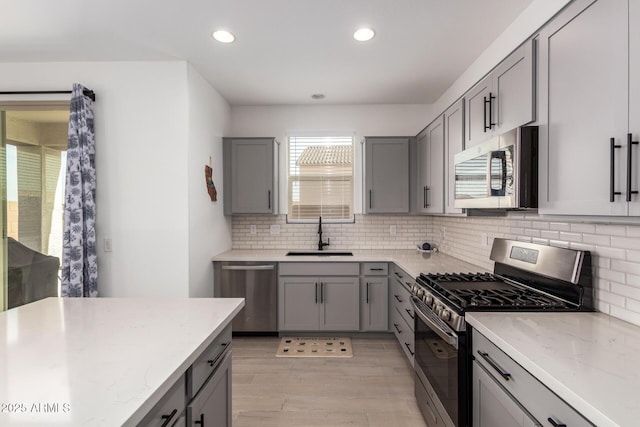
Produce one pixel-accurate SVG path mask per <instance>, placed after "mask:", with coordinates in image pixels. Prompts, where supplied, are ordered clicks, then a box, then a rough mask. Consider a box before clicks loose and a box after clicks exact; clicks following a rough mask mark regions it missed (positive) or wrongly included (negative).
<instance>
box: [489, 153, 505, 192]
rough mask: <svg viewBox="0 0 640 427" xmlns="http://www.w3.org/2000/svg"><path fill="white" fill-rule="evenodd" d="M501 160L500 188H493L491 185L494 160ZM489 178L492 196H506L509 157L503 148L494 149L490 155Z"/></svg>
mask: <svg viewBox="0 0 640 427" xmlns="http://www.w3.org/2000/svg"><path fill="white" fill-rule="evenodd" d="M494 159H498V160H500V188H495V189H494V188H493V186H492V185H491V175H492V174H491V171H492V165H493V160H494ZM488 179H489V194H490V195H491V196H504V195H505V193H506V189H507V157H506V155H505V153H504V151H502V150H498V151H492V152H491V154H490V155H489V170H488Z"/></svg>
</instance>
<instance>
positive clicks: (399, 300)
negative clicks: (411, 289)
mask: <svg viewBox="0 0 640 427" xmlns="http://www.w3.org/2000/svg"><path fill="white" fill-rule="evenodd" d="M393 296H394V297H396V299H397V300H398V302H402V300H401V299H400V297H399V296H398V295H396V294H393Z"/></svg>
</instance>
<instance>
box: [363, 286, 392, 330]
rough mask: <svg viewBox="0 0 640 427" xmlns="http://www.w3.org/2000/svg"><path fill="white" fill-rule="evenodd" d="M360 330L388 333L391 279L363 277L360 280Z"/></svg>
mask: <svg viewBox="0 0 640 427" xmlns="http://www.w3.org/2000/svg"><path fill="white" fill-rule="evenodd" d="M360 329H361V330H363V331H387V330H388V329H389V279H388V278H386V277H363V278H361V279H360Z"/></svg>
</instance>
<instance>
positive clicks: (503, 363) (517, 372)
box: [472, 330, 593, 427]
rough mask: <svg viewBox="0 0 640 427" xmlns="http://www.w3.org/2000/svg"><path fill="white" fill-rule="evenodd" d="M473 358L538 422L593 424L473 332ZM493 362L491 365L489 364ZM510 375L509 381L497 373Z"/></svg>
mask: <svg viewBox="0 0 640 427" xmlns="http://www.w3.org/2000/svg"><path fill="white" fill-rule="evenodd" d="M472 348H473V357H474V358H475V360H476V361H477V362H478V363H479V364H480V365H482V366H483V367H484V368H486V370H487V371H488V372H489V373H490V374H491V375H492V376H493V377H494V378H495V379H496V381H497V382H498V383H499V384H500V385H501V386H502V387H503V388H504V389H505V390H507V392H509V393H510V394H511V395H512V396H513V397H514V398H515V399H516V400H517V401H518V402H519V403H520V404H521V405H522V406H523V407H524V408H525V409H526V410H527V411H528V412H530V413H531V414H532V415H533V416H534V417H535V418H536V419H537V420H538V422H541V423H545V425H546V423H547V422H549V423H550V421H548V419H549V418H551V419H552V420H553V421H554V422H555V423H556V424H557V425H562V424H566V425H568V426H572V427H575V426H593V424H591V423H590V422H589V421H588V420H587V419H586V418H584V417H583V416H582V415H581V414H580V413H578V412H577V411H576V410H574V409H573V408H572V407H571V406H569V405H568V404H567V403H566V402H564V401H563V400H562V399H561V398H560V397H558V396H557V395H556V394H555V393H553V392H552V391H551V390H549V389H548V388H547V387H546V386H545V385H544V384H542V383H541V382H540V381H538V380H537V379H536V378H535V377H534V376H533V375H531V374H530V373H529V372H528V371H527V370H525V369H524V368H523V367H522V366H520V365H519V364H518V363H516V362H515V361H514V360H513V359H511V357H509V356H508V355H507V354H506V353H504V352H503V351H502V350H500V349H499V348H498V347H496V345H495V344H493V343H492V342H491V341H489V340H488V339H487V338H486V337H485V336H484V335H482V334H480V333H479V332H478V331H475V330H474V331H473V344H472ZM492 365H493V366H492ZM499 371H502V372H503V373H505V374H509V376H508V380H507V379H506V378H503V376H502V375H501V374H500V373H499Z"/></svg>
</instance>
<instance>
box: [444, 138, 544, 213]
mask: <svg viewBox="0 0 640 427" xmlns="http://www.w3.org/2000/svg"><path fill="white" fill-rule="evenodd" d="M454 167H455V187H454V188H455V190H454V191H455V200H454V205H455V207H457V208H474V209H481V208H489V209H525V208H537V207H538V127H537V126H526V127H521V128H517V129H514V130H512V131H509V132H506V133H504V134H502V135H500V136H498V137H495V138H492V139H490V140H488V141H486V142H483V143H482V144H478V145H475V146H473V147H471V148H468V149H466V150H464V151H462V152H460V153H458V154H456V155H455V156H454Z"/></svg>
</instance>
